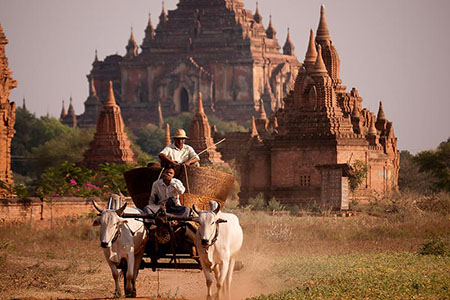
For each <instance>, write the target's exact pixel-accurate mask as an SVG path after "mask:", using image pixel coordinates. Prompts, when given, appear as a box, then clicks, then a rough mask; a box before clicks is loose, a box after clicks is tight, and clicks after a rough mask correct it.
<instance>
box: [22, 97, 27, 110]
mask: <svg viewBox="0 0 450 300" xmlns="http://www.w3.org/2000/svg"><path fill="white" fill-rule="evenodd" d="M22 109H23V110H27V106H26V104H25V97H23V100H22Z"/></svg>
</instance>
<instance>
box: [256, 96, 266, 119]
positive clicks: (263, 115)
mask: <svg viewBox="0 0 450 300" xmlns="http://www.w3.org/2000/svg"><path fill="white" fill-rule="evenodd" d="M258 112H259V114H258V119H259V120H266V119H267V114H266V110H265V109H264V102H263V100H262V99H260V100H259V111H258Z"/></svg>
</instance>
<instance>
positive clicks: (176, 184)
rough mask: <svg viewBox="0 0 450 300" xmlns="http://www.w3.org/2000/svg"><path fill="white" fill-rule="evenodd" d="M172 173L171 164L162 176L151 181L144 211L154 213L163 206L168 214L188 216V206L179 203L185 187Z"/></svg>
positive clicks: (173, 172) (173, 171)
mask: <svg viewBox="0 0 450 300" xmlns="http://www.w3.org/2000/svg"><path fill="white" fill-rule="evenodd" d="M174 175H175V170H174V168H173V166H168V167H166V168H165V169H164V172H163V174H162V176H161V177H162V178H161V179H159V180H156V181H155V182H153V185H152V191H151V193H150V199H149V202H148V205H147V206H145V207H144V211H145V212H146V213H148V214H152V213H156V212H157V211H158V210H159V209H160V208H162V207H164V206H165V208H166V211H167V213H169V214H173V215H177V216H181V217H188V216H189V214H190V209H189V207H186V206H182V205H181V203H180V195H182V194H183V193H184V191H185V188H184V186H183V183H182V182H181V181H180V180H178V179H176V178H173V176H174Z"/></svg>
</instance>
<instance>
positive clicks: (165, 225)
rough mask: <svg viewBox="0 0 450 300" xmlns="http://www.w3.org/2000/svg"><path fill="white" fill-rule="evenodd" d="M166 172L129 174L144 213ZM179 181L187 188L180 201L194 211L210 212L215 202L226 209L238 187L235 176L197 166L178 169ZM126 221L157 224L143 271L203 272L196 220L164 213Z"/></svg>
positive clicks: (154, 167) (153, 169)
mask: <svg viewBox="0 0 450 300" xmlns="http://www.w3.org/2000/svg"><path fill="white" fill-rule="evenodd" d="M162 171H163V168H161V166H160V165H159V164H158V163H155V164H149V166H148V167H144V168H136V169H132V170H129V171H127V172H125V174H124V177H125V181H126V184H127V188H128V191H129V193H130V196H131V198H132V200H133V202H134V204H135V206H136V207H137V208H139V209H143V208H144V207H145V206H146V205H147V204H148V199H149V196H150V192H151V188H152V183H153V182H154V181H156V180H157V179H158V178H159V177H160V176H161V173H162ZM175 178H177V179H179V180H181V182H182V183H183V185H184V186H185V188H186V192H185V193H184V194H183V195H182V196H181V197H180V202H181V204H182V205H184V206H188V207H191V208H192V207H193V205H195V206H196V207H197V208H199V209H202V210H204V209H205V210H206V209H208V208H209V202H210V201H211V200H214V201H216V202H218V203H220V205H221V207H223V206H224V204H225V201H226V199H227V197H228V196H229V195H230V193H231V191H232V188H233V184H234V175H232V174H228V173H224V172H221V171H217V170H214V169H211V168H204V167H196V166H189V167H186V166H184V165H183V166H181V167H178V168H177V169H176V172H175ZM123 217H125V218H144V219H154V220H155V224H154V226H152V227H153V228H152V230H150V233H149V240H148V242H147V245H146V249H145V253H144V257H143V259H142V263H141V266H140V268H141V269H143V268H151V269H152V270H153V271H156V269H158V268H159V269H162V268H165V269H174V268H175V269H201V266H200V261H199V256H198V253H197V251H196V248H195V244H194V243H195V233H196V230H197V228H196V226H197V224H196V223H195V222H192V218H183V217H179V216H174V215H170V214H168V213H166V212H165V211H164V210H160V211H158V212H157V213H156V214H155V215H148V214H124V215H123Z"/></svg>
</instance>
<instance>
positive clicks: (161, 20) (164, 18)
mask: <svg viewBox="0 0 450 300" xmlns="http://www.w3.org/2000/svg"><path fill="white" fill-rule="evenodd" d="M166 22H167V13H166V9H165V7H164V1H163V2H162V8H161V14H160V15H159V23H160V24H164V23H166Z"/></svg>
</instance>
